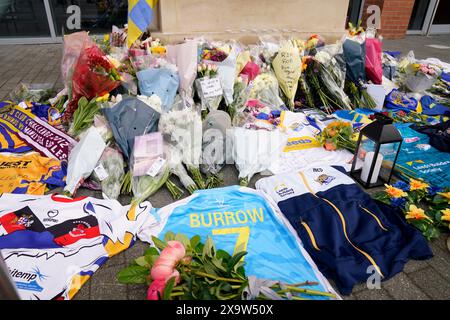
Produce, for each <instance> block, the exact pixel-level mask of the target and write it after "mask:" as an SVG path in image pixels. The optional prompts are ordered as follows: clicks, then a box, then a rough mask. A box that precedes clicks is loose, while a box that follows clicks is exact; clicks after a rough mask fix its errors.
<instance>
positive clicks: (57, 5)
mask: <svg viewBox="0 0 450 320" xmlns="http://www.w3.org/2000/svg"><path fill="white" fill-rule="evenodd" d="M0 1H1V0H0ZM50 5H51V8H52V12H53V19H54V23H55V28H56V34H57V35H62V34H63V30H64V33H71V32H75V31H79V30H69V29H68V27H67V19H68V18H70V16H71V14H72V13H67V8H68V7H69V6H71V5H77V6H79V7H80V9H81V30H86V31H90V32H91V33H92V34H103V33H109V32H111V27H112V26H113V25H116V26H118V27H122V26H123V25H124V24H126V23H127V17H128V0H50ZM158 10H159V9H158V8H155V12H154V15H153V17H154V18H153V23H152V28H151V29H152V30H156V29H157V26H158V17H159V14H158Z"/></svg>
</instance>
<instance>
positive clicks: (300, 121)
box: [270, 111, 353, 174]
mask: <svg viewBox="0 0 450 320" xmlns="http://www.w3.org/2000/svg"><path fill="white" fill-rule="evenodd" d="M279 127H280V129H281V130H282V131H283V132H284V133H285V134H287V136H288V139H287V143H286V146H285V148H284V150H283V152H281V154H280V156H279V158H278V160H277V161H275V162H274V163H273V164H272V166H271V167H270V171H271V172H272V173H274V174H279V173H285V172H289V171H292V170H300V169H303V168H306V167H307V166H309V165H310V164H311V163H314V164H315V165H338V166H342V167H344V168H345V169H346V170H347V171H349V170H350V168H351V163H352V159H353V154H352V153H351V152H349V151H347V150H336V151H327V150H325V149H324V148H323V147H322V145H321V144H320V142H319V141H318V139H317V136H318V135H319V134H320V133H321V132H322V130H323V129H324V128H325V124H324V123H322V122H321V121H320V120H318V119H314V118H313V117H308V116H307V115H306V114H304V113H294V112H291V111H283V112H282V113H281V117H280V125H279Z"/></svg>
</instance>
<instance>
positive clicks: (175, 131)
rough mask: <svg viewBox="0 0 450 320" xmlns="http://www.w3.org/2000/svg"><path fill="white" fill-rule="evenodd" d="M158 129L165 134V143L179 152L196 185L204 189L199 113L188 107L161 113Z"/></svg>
mask: <svg viewBox="0 0 450 320" xmlns="http://www.w3.org/2000/svg"><path fill="white" fill-rule="evenodd" d="M159 131H160V132H161V133H162V134H163V135H164V136H165V140H166V141H167V143H169V144H171V145H172V146H173V147H175V148H176V149H178V151H179V152H180V153H181V155H182V161H183V163H184V164H185V165H186V166H187V169H188V171H189V172H190V173H191V175H192V177H193V179H194V181H195V182H196V184H197V186H198V187H199V188H200V189H205V183H204V181H203V177H202V174H201V173H200V169H199V166H200V160H201V156H202V119H201V117H200V115H199V114H198V113H197V112H195V111H192V110H190V109H183V110H177V111H170V112H168V113H165V114H162V115H161V118H160V120H159Z"/></svg>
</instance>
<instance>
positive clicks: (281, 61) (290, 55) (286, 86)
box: [272, 41, 302, 110]
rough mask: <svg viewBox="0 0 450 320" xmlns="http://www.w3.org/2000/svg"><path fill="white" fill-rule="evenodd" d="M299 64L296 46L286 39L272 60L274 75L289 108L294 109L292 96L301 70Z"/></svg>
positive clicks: (299, 59)
mask: <svg viewBox="0 0 450 320" xmlns="http://www.w3.org/2000/svg"><path fill="white" fill-rule="evenodd" d="M301 64H302V60H301V58H300V53H299V51H298V48H297V47H295V46H294V45H293V43H292V41H287V42H286V43H285V44H284V45H283V46H282V47H281V48H280V50H279V51H278V54H277V55H276V57H275V59H273V61H272V66H273V69H274V71H275V75H276V77H277V79H278V82H279V84H280V87H281V90H283V92H284V94H285V96H286V98H287V99H288V105H289V106H290V108H291V110H293V109H294V97H295V93H296V92H297V87H298V80H299V78H300V75H301V71H302V68H301Z"/></svg>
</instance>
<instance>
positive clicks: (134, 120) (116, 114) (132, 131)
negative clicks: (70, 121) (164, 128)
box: [102, 95, 161, 161]
mask: <svg viewBox="0 0 450 320" xmlns="http://www.w3.org/2000/svg"><path fill="white" fill-rule="evenodd" d="M102 111H103V114H104V115H105V117H106V119H108V122H109V125H110V126H111V129H112V132H113V134H114V139H115V141H116V143H117V145H118V146H119V148H120V150H121V151H122V153H123V155H124V158H125V160H126V161H128V160H129V159H130V157H131V154H132V151H133V146H134V138H135V137H136V136H141V135H144V134H147V133H150V132H155V131H157V130H158V120H159V117H160V112H161V99H160V98H159V97H158V96H156V95H153V96H151V97H131V96H127V97H124V98H122V100H120V102H118V103H116V104H115V105H114V106H113V107H110V108H103V109H102Z"/></svg>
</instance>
